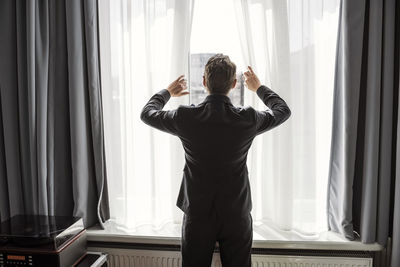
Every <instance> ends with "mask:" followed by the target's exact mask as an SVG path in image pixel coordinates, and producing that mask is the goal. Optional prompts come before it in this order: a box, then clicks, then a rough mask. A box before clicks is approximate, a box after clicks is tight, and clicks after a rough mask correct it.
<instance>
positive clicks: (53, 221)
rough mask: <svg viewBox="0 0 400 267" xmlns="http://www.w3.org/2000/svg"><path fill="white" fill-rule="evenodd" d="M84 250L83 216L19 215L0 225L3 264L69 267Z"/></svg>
mask: <svg viewBox="0 0 400 267" xmlns="http://www.w3.org/2000/svg"><path fill="white" fill-rule="evenodd" d="M85 253H86V231H85V229H84V226H83V221H82V219H81V218H76V217H68V216H44V215H16V216H13V217H11V218H10V219H8V220H6V221H4V222H2V223H1V224H0V267H12V266H34V267H38V266H40V267H42V266H43V267H46V266H51V267H64V266H68V267H70V266H72V265H73V264H74V263H75V262H76V261H77V260H78V259H79V258H80V257H82V255H84V254H85Z"/></svg>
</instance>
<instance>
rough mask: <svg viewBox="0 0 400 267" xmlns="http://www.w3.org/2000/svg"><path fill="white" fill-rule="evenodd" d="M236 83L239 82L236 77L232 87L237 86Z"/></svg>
mask: <svg viewBox="0 0 400 267" xmlns="http://www.w3.org/2000/svg"><path fill="white" fill-rule="evenodd" d="M236 83H237V79H235V80H234V81H233V83H232V87H231V89H233V88H235V86H236Z"/></svg>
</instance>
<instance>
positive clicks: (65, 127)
mask: <svg viewBox="0 0 400 267" xmlns="http://www.w3.org/2000/svg"><path fill="white" fill-rule="evenodd" d="M0 12H1V13H2V14H1V15H0V17H1V20H2V21H1V22H0V25H1V26H0V31H1V33H0V35H1V37H0V38H2V40H1V48H0V57H1V58H2V61H1V62H0V70H1V73H0V96H1V97H0V99H1V113H0V114H1V120H0V121H1V122H2V124H1V126H2V127H1V128H0V131H1V132H2V134H1V135H0V144H3V145H0V154H1V156H0V160H1V162H0V166H1V167H0V168H1V169H0V183H1V184H3V185H6V186H1V187H0V195H1V196H2V198H1V203H2V204H1V206H0V208H1V209H0V215H1V217H0V219H1V220H4V219H6V218H8V217H10V216H13V215H15V214H43V215H74V216H79V217H82V218H83V220H84V223H85V225H86V226H89V225H93V224H95V223H97V222H102V221H104V220H105V219H107V218H108V217H109V214H108V199H107V191H106V188H105V186H104V185H105V180H106V176H105V160H104V145H103V130H102V104H101V90H100V76H99V75H100V65H99V51H98V29H97V20H98V17H97V1H96V0H90V1H80V0H73V1H64V0H57V1H8V0H7V1H2V2H1V4H0Z"/></svg>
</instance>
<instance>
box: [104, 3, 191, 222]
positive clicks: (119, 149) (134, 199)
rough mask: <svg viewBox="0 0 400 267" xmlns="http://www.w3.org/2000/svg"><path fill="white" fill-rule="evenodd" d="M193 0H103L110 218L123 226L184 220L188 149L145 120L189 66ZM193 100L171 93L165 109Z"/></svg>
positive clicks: (105, 111)
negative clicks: (182, 186) (180, 200)
mask: <svg viewBox="0 0 400 267" xmlns="http://www.w3.org/2000/svg"><path fill="white" fill-rule="evenodd" d="M192 8H193V1H187V0H101V1H100V5H99V17H100V38H101V39H100V44H101V66H102V88H103V103H104V120H105V142H106V156H107V174H108V182H109V183H108V190H109V198H110V209H111V218H112V220H113V222H115V223H116V224H117V225H119V226H120V227H123V228H125V229H129V230H135V229H137V228H138V227H139V226H141V227H145V226H146V225H150V226H152V227H161V226H162V225H163V224H164V223H166V222H168V221H176V222H179V221H180V220H181V215H182V214H181V213H180V211H179V210H178V209H177V208H176V207H175V205H174V203H175V201H176V196H177V192H178V189H179V183H180V180H181V170H182V169H183V163H184V157H183V149H182V148H181V145H180V143H179V140H176V137H173V136H169V135H167V134H165V133H162V132H160V131H157V130H153V129H151V128H150V127H148V126H146V125H145V124H144V123H143V122H142V121H141V120H140V112H141V109H142V108H143V106H144V104H145V103H146V102H147V101H148V99H149V98H150V96H152V95H153V94H154V93H156V92H157V91H159V90H161V89H164V88H166V87H167V86H168V84H169V83H170V82H171V81H172V80H173V79H175V78H176V77H178V75H179V74H184V73H185V71H186V70H187V55H188V51H189V41H190V28H191V17H192V16H191V14H192ZM177 101H180V102H181V103H187V102H188V98H187V97H186V98H180V99H178V100H176V99H173V100H172V101H170V103H169V104H168V106H167V107H166V108H172V107H176V106H177V104H179V103H178V102H177Z"/></svg>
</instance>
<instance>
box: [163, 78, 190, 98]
mask: <svg viewBox="0 0 400 267" xmlns="http://www.w3.org/2000/svg"><path fill="white" fill-rule="evenodd" d="M186 89H187V84H186V79H185V75H181V76H179V77H178V79H176V80H175V81H173V82H172V83H171V84H170V85H169V86H168V88H167V90H168V92H169V93H170V95H171V96H183V95H188V94H189V92H184V90H186Z"/></svg>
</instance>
